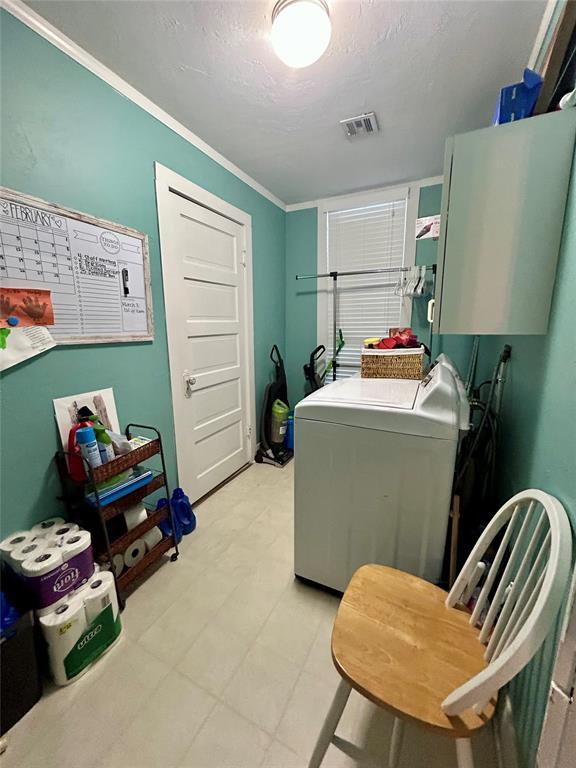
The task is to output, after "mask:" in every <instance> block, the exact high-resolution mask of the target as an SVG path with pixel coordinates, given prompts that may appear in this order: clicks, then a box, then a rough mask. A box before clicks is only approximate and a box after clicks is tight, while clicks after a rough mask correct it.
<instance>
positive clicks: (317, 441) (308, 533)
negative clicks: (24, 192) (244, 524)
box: [294, 361, 469, 592]
mask: <svg viewBox="0 0 576 768" xmlns="http://www.w3.org/2000/svg"><path fill="white" fill-rule="evenodd" d="M448 362H449V361H448ZM468 418H469V413H468V403H467V400H466V397H465V393H462V392H461V390H459V388H458V384H457V382H456V380H455V378H454V374H453V373H452V372H451V371H450V369H449V366H448V365H447V364H443V363H442V362H440V363H439V364H437V365H436V366H435V367H434V368H433V369H432V371H431V372H430V373H429V374H428V376H427V377H426V378H425V379H424V380H423V381H412V380H402V379H361V378H359V377H353V378H350V379H344V380H341V381H336V382H333V383H332V384H328V385H327V386H325V387H323V388H322V389H319V390H318V391H317V392H314V393H313V394H311V395H309V396H308V397H307V398H305V399H304V400H302V401H301V402H300V403H298V405H297V406H296V410H295V440H296V444H295V470H294V527H295V531H294V571H295V573H296V575H297V576H300V577H302V578H305V579H309V580H311V581H314V582H317V583H318V584H322V585H324V586H327V587H331V588H333V589H336V590H338V591H340V592H343V591H344V590H345V589H346V586H347V585H348V582H349V580H350V578H351V576H352V574H353V573H354V571H355V570H356V569H357V568H359V567H360V566H361V565H364V564H366V563H381V564H383V565H390V566H393V567H395V568H400V569H402V570H404V571H408V572H410V573H414V574H416V575H417V576H421V577H423V578H424V579H427V580H428V581H431V582H437V581H439V579H440V576H441V572H442V562H443V558H444V547H445V541H446V530H447V526H448V516H449V509H450V496H451V491H452V479H453V474H454V462H455V458H456V449H457V446H458V438H459V431H460V429H461V428H462V429H465V428H467V425H468Z"/></svg>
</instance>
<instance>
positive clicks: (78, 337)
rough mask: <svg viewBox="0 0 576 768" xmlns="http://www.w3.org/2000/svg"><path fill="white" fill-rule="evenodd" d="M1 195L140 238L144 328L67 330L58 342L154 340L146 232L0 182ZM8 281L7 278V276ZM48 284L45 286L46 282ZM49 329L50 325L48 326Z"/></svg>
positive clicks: (65, 343)
mask: <svg viewBox="0 0 576 768" xmlns="http://www.w3.org/2000/svg"><path fill="white" fill-rule="evenodd" d="M0 197H2V198H4V199H6V200H8V201H10V202H13V203H15V204H18V205H23V206H31V207H33V208H38V209H40V210H42V211H43V212H46V213H48V214H51V215H54V216H56V217H60V218H64V219H69V220H73V221H78V222H82V223H84V224H89V225H92V226H95V227H100V228H102V229H105V230H106V231H109V232H112V233H115V234H122V235H126V236H128V237H131V238H135V239H137V240H139V241H140V242H141V248H142V268H143V276H144V298H145V303H146V331H145V332H143V331H135V332H132V333H121V334H119V333H115V332H110V333H91V334H86V335H84V334H70V335H58V336H57V337H56V338H55V341H56V342H57V344H58V345H80V344H116V343H133V342H145V341H153V340H154V315H153V307H152V284H151V275H150V255H149V245H148V235H147V234H146V233H144V232H140V231H139V230H137V229H132V228H131V227H126V226H124V225H123V224H118V223H117V222H113V221H109V220H108V219H102V218H99V217H96V216H92V215H90V214H87V213H84V212H82V211H77V210H75V209H73V208H67V207H65V206H62V205H59V204H57V203H50V202H48V201H46V200H43V199H42V198H39V197H34V196H32V195H28V194H26V193H23V192H18V191H16V190H14V189H10V188H9V187H3V186H0ZM7 282H9V278H8V279H7ZM46 287H48V286H46ZM48 330H50V326H48Z"/></svg>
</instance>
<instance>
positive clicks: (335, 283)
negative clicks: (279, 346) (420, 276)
mask: <svg viewBox="0 0 576 768" xmlns="http://www.w3.org/2000/svg"><path fill="white" fill-rule="evenodd" d="M414 268H415V267H383V268H381V269H356V270H353V271H347V272H337V271H334V272H322V273H320V274H318V275H296V280H315V279H317V278H320V277H330V278H331V279H332V285H333V287H334V289H333V291H332V381H336V366H337V365H338V363H337V361H336V357H337V355H338V340H337V336H336V333H337V328H338V325H337V317H338V278H339V277H349V276H351V275H382V274H386V273H391V272H410V270H412V269H414ZM422 268H423V267H418V269H422ZM425 270H426V272H432V293H433V294H434V289H435V287H436V264H432V265H430V266H426V267H425ZM430 349H432V323H430Z"/></svg>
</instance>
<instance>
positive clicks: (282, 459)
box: [254, 344, 294, 467]
mask: <svg viewBox="0 0 576 768" xmlns="http://www.w3.org/2000/svg"><path fill="white" fill-rule="evenodd" d="M270 360H272V362H273V363H274V380H273V381H271V382H270V384H267V385H266V389H265V390H264V398H263V400H262V413H261V417H260V447H259V448H258V450H257V451H256V456H255V457H254V461H255V462H256V463H257V464H273V465H274V466H277V467H283V466H284V465H285V464H286V463H287V462H289V461H290V459H291V458H292V456H293V455H294V453H293V451H290V450H288V449H287V448H286V447H285V446H284V443H283V435H282V430H278V429H277V427H276V425H275V424H274V408H275V403H277V401H280V402H281V404H284V405H285V406H286V410H287V409H288V408H289V407H290V403H289V402H288V384H287V382H286V371H285V370H284V360H282V356H281V354H280V350H279V349H278V347H277V346H276V344H274V346H273V347H272V350H271V352H270ZM279 440H282V442H278V441H279Z"/></svg>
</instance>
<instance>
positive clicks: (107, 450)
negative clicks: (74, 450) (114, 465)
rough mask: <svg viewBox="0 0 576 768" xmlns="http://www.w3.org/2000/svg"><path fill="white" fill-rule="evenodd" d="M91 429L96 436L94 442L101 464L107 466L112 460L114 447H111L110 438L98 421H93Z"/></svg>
mask: <svg viewBox="0 0 576 768" xmlns="http://www.w3.org/2000/svg"><path fill="white" fill-rule="evenodd" d="M93 427H94V432H95V434H96V442H97V443H98V450H99V451H100V458H101V459H102V464H107V463H108V462H109V461H112V459H113V458H114V446H113V445H112V438H111V437H110V435H109V434H108V432H106V428H105V426H104V425H103V424H102V422H101V421H100V420H99V419H97V418H95V419H93Z"/></svg>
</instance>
